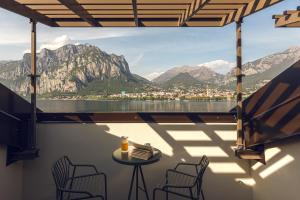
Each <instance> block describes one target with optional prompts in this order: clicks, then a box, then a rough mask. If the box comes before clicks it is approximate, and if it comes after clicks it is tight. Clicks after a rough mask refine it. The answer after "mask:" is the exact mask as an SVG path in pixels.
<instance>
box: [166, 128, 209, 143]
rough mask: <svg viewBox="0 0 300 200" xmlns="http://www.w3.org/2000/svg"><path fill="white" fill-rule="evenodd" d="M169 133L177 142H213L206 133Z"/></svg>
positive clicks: (197, 131) (195, 131)
mask: <svg viewBox="0 0 300 200" xmlns="http://www.w3.org/2000/svg"><path fill="white" fill-rule="evenodd" d="M167 133H168V134H169V135H170V136H171V137H172V138H173V139H174V140H176V141H211V138H210V137H208V135H207V134H206V133H205V132H204V131H199V130H182V131H177V130H175V131H167Z"/></svg>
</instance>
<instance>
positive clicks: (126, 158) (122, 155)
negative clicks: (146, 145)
mask: <svg viewBox="0 0 300 200" xmlns="http://www.w3.org/2000/svg"><path fill="white" fill-rule="evenodd" d="M112 158H113V160H114V161H116V162H118V163H120V164H123V165H131V166H133V173H132V177H131V182H130V188H129V193H128V200H130V198H131V193H132V188H133V185H134V181H135V186H136V190H135V191H136V193H135V194H136V198H135V199H136V200H137V199H138V193H139V189H140V190H142V191H143V192H145V194H146V197H147V200H149V195H148V191H147V187H146V182H145V178H144V174H143V170H142V167H141V166H142V165H150V164H152V163H155V162H158V161H159V160H160V158H161V151H160V150H158V149H155V148H154V155H153V156H152V157H151V158H150V159H149V160H141V159H138V158H133V157H131V156H130V153H128V152H122V150H121V148H119V149H117V150H115V151H114V152H113V154H112ZM139 174H140V175H141V179H142V183H143V187H140V186H139Z"/></svg>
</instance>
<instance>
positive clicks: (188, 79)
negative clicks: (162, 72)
mask: <svg viewBox="0 0 300 200" xmlns="http://www.w3.org/2000/svg"><path fill="white" fill-rule="evenodd" d="M200 85H201V81H199V80H197V79H196V78H194V77H192V76H191V75H190V74H189V73H187V72H185V73H179V74H177V75H176V76H174V77H172V78H171V79H169V80H167V81H166V82H164V83H162V84H161V86H162V87H163V88H166V89H170V88H175V87H176V88H189V87H192V86H200Z"/></svg>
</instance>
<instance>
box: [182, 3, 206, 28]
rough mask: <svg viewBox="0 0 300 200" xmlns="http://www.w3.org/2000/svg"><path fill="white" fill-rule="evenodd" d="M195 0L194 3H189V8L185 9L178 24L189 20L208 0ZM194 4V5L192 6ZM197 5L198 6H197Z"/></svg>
mask: <svg viewBox="0 0 300 200" xmlns="http://www.w3.org/2000/svg"><path fill="white" fill-rule="evenodd" d="M194 1H196V2H195V3H194V4H191V6H190V9H188V10H186V12H185V14H184V16H183V17H181V18H180V19H181V20H180V22H179V26H183V25H185V24H186V22H187V21H189V20H190V19H191V18H192V17H193V16H194V15H196V14H197V12H198V11H199V10H201V9H202V8H203V7H204V6H205V5H206V4H207V3H208V2H209V1H210V0H194ZM197 1H199V3H197ZM192 5H194V6H192ZM197 5H198V6H197Z"/></svg>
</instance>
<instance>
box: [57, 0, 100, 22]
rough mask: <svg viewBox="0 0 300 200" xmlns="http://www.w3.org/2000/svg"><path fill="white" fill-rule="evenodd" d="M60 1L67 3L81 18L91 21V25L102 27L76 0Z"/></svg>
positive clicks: (60, 0)
mask: <svg viewBox="0 0 300 200" xmlns="http://www.w3.org/2000/svg"><path fill="white" fill-rule="evenodd" d="M59 2H60V3H62V4H63V5H65V6H66V7H67V8H69V9H70V10H71V11H73V12H74V13H75V14H76V15H78V16H79V17H80V18H81V19H83V20H84V21H86V22H87V23H89V24H90V25H91V26H95V27H100V24H99V23H98V22H97V21H96V20H95V19H93V17H92V16H91V15H90V14H89V13H88V12H87V11H86V10H85V9H84V8H83V7H82V6H81V5H80V4H78V3H77V1H76V0H59Z"/></svg>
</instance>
